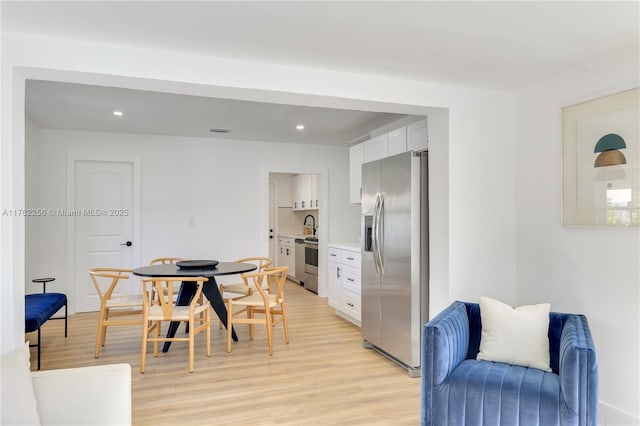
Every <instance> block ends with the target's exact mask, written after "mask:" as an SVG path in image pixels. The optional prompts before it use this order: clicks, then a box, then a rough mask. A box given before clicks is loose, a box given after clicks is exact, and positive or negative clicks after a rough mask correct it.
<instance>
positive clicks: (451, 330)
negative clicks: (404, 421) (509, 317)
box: [421, 302, 598, 426]
mask: <svg viewBox="0 0 640 426" xmlns="http://www.w3.org/2000/svg"><path fill="white" fill-rule="evenodd" d="M481 332H482V323H481V319H480V307H479V305H478V304H475V303H463V302H454V303H453V304H452V305H450V306H449V307H447V308H446V309H445V310H444V311H442V312H441V313H440V314H439V315H438V316H436V317H435V318H434V319H433V320H431V321H430V322H428V323H427V324H425V326H424V329H423V339H422V345H423V346H422V367H421V369H422V384H421V385H422V395H421V404H422V407H421V424H422V425H424V426H456V425H465V426H471V425H485V426H489V425H500V426H506V425H541V426H551V425H594V426H595V425H596V424H597V403H598V363H597V360H596V352H595V347H594V344H593V339H592V337H591V332H590V330H589V325H588V323H587V319H586V318H585V317H584V316H583V315H573V314H565V313H557V312H551V313H550V314H549V350H550V360H551V369H552V372H545V371H542V370H538V369H536V368H527V367H521V366H516V365H509V364H504V363H500V362H490V361H478V360H476V355H477V354H478V350H479V347H480V337H481Z"/></svg>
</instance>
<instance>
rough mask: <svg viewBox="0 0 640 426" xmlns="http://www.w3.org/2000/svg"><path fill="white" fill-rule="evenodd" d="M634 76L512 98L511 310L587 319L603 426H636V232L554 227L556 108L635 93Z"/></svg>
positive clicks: (617, 72) (561, 84) (549, 86)
mask: <svg viewBox="0 0 640 426" xmlns="http://www.w3.org/2000/svg"><path fill="white" fill-rule="evenodd" d="M638 67H639V66H638V63H637V61H635V60H630V61H627V62H625V63H609V64H607V66H606V67H602V68H596V69H592V70H590V71H589V72H585V73H581V74H578V75H572V76H566V77H563V78H559V79H558V80H556V81H550V82H547V83H546V84H544V85H541V86H538V87H533V88H531V89H530V90H527V91H524V92H522V93H519V94H518V98H517V100H518V102H517V106H518V126H517V138H516V140H517V188H518V191H517V194H518V196H517V203H518V204H517V205H518V208H517V217H518V222H517V234H518V259H517V261H518V262H517V263H518V274H517V276H518V279H517V282H518V288H517V292H518V302H519V303H536V302H543V301H550V302H551V308H552V310H554V311H559V312H576V313H583V314H585V315H586V316H587V318H588V320H589V324H590V326H591V331H592V333H593V338H594V341H595V345H596V349H597V355H598V361H599V373H600V400H601V403H602V405H601V408H600V414H601V416H600V417H601V421H602V424H610V425H623V424H635V425H638V424H640V419H639V418H640V414H639V413H640V408H639V400H640V391H639V388H638V386H639V383H640V371H639V365H640V353H639V343H638V341H639V340H638V337H639V334H640V328H639V326H640V317H639V309H638V303H639V298H640V293H639V286H640V269H639V268H640V266H639V265H640V232H639V231H638V229H635V230H632V229H604V228H567V227H562V226H561V212H562V137H561V136H562V132H561V131H562V122H561V119H562V117H561V108H562V107H564V106H569V105H573V104H576V103H579V102H582V101H585V100H589V99H593V98H597V97H600V96H603V95H605V94H610V93H615V92H618V91H620V90H623V89H627V88H630V87H634V86H638V84H639V81H638V78H639V76H640V72H639V68H638Z"/></svg>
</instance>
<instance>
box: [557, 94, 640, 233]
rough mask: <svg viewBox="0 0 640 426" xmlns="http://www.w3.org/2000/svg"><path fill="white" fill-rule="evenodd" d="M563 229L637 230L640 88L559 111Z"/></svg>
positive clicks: (639, 214)
mask: <svg viewBox="0 0 640 426" xmlns="http://www.w3.org/2000/svg"><path fill="white" fill-rule="evenodd" d="M562 179H563V188H562V225H563V226H597V227H617V228H636V229H637V228H639V227H640V88H638V87H636V88H633V89H629V90H625V91H622V92H619V93H614V94H610V95H607V96H603V97H600V98H596V99H592V100H589V101H586V102H582V103H579V104H576V105H570V106H567V107H564V108H563V109H562Z"/></svg>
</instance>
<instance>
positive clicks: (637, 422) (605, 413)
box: [598, 401, 640, 426]
mask: <svg viewBox="0 0 640 426" xmlns="http://www.w3.org/2000/svg"><path fill="white" fill-rule="evenodd" d="M598 425H600V426H640V418H639V417H637V416H634V415H633V414H631V413H628V412H626V411H624V410H621V409H619V408H616V407H614V406H612V405H611V404H607V403H606V402H603V401H599V402H598Z"/></svg>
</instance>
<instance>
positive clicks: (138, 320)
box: [89, 268, 143, 358]
mask: <svg viewBox="0 0 640 426" xmlns="http://www.w3.org/2000/svg"><path fill="white" fill-rule="evenodd" d="M130 272H131V269H124V268H93V269H91V270H90V271H89V276H90V277H91V281H92V282H93V286H94V287H95V289H96V293H97V295H98V297H99V298H100V316H99V318H98V332H97V336H96V349H95V354H94V355H95V357H96V358H99V357H100V349H101V347H102V346H104V344H105V341H106V338H107V327H111V326H124V325H137V326H140V325H141V324H142V321H143V320H142V315H141V314H142V295H141V294H140V293H137V294H123V293H121V292H119V291H118V285H119V284H121V283H122V280H126V279H129V275H128V274H129V273H130ZM123 316H126V317H128V318H127V319H116V318H119V317H123Z"/></svg>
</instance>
